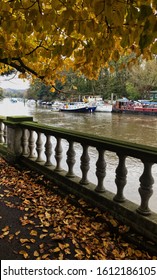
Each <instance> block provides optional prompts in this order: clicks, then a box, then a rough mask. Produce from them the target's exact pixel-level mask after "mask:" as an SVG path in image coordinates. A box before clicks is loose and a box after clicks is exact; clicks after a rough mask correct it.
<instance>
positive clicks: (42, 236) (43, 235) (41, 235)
mask: <svg viewBox="0 0 157 280" xmlns="http://www.w3.org/2000/svg"><path fill="white" fill-rule="evenodd" d="M45 236H47V234H40V236H39V237H40V239H43V238H44V237H45Z"/></svg>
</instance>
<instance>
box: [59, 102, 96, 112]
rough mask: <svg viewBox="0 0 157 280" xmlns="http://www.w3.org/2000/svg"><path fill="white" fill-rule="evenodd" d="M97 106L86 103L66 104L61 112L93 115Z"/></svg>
mask: <svg viewBox="0 0 157 280" xmlns="http://www.w3.org/2000/svg"><path fill="white" fill-rule="evenodd" d="M95 109H96V106H95V105H91V104H88V103H84V102H71V103H66V104H65V105H64V106H63V107H62V108H60V111H62V112H73V113H75V112H76V113H93V112H95Z"/></svg>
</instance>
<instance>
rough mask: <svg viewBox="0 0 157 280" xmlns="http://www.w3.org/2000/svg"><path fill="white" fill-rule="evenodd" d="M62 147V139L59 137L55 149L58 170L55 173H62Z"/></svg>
mask: <svg viewBox="0 0 157 280" xmlns="http://www.w3.org/2000/svg"><path fill="white" fill-rule="evenodd" d="M62 151H63V149H62V145H61V138H60V137H57V144H56V148H55V159H56V168H55V171H57V172H60V171H62V168H61V160H62Z"/></svg>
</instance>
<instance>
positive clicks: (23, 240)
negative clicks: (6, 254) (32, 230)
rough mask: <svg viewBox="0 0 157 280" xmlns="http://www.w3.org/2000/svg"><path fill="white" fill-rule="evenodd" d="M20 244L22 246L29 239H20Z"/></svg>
mask: <svg viewBox="0 0 157 280" xmlns="http://www.w3.org/2000/svg"><path fill="white" fill-rule="evenodd" d="M20 242H21V243H22V244H23V243H26V242H29V239H27V238H20Z"/></svg>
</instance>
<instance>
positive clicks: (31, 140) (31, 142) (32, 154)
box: [28, 130, 35, 159]
mask: <svg viewBox="0 0 157 280" xmlns="http://www.w3.org/2000/svg"><path fill="white" fill-rule="evenodd" d="M29 132H30V135H29V144H28V147H29V156H28V158H30V159H33V158H35V151H34V149H35V139H34V131H33V130H30V131H29Z"/></svg>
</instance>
